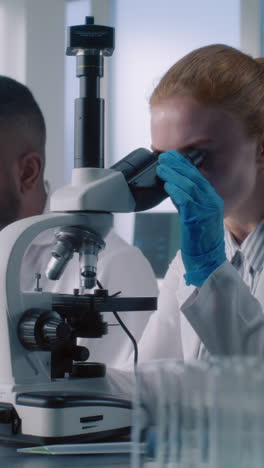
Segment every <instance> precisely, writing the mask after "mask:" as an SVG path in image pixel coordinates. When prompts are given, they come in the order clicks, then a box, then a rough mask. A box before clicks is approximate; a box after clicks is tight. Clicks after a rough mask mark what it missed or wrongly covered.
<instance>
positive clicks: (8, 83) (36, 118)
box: [0, 75, 46, 156]
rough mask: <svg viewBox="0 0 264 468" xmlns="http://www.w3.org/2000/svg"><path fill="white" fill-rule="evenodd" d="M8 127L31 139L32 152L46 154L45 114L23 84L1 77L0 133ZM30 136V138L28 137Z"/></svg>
mask: <svg viewBox="0 0 264 468" xmlns="http://www.w3.org/2000/svg"><path fill="white" fill-rule="evenodd" d="M8 126H12V127H16V128H17V129H18V130H20V131H21V132H22V133H23V134H24V136H25V139H30V140H31V141H30V145H32V143H33V145H34V147H33V148H31V150H37V151H39V152H40V153H41V154H42V155H43V156H44V153H45V142H46V126H45V120H44V117H43V114H42V112H41V110H40V107H39V105H38V104H37V102H36V100H35V98H34V96H33V94H32V93H31V91H30V90H29V89H28V88H27V87H26V86H25V85H23V84H22V83H19V82H18V81H16V80H14V79H13V78H9V77H7V76H3V75H0V131H1V128H8ZM28 135H30V137H29V136H28Z"/></svg>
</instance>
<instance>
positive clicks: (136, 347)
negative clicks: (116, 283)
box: [97, 280, 138, 367]
mask: <svg viewBox="0 0 264 468" xmlns="http://www.w3.org/2000/svg"><path fill="white" fill-rule="evenodd" d="M97 286H98V287H99V288H100V289H104V288H103V286H102V284H101V283H100V281H99V280H97ZM120 293H121V291H118V292H117V293H115V294H112V296H110V297H115V296H118V294H120ZM112 312H113V314H114V316H115V318H116V320H117V321H118V323H119V325H120V326H121V327H122V328H123V330H124V332H125V333H126V334H127V336H128V338H129V339H130V340H131V341H132V344H133V348H134V367H136V366H137V363H138V346H137V342H136V339H135V338H134V336H133V335H132V333H131V332H130V331H129V330H128V328H127V327H126V325H125V324H124V322H123V320H122V319H121V317H120V316H119V315H118V313H117V312H116V310H113V311H112Z"/></svg>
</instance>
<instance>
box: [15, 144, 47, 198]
mask: <svg viewBox="0 0 264 468" xmlns="http://www.w3.org/2000/svg"><path fill="white" fill-rule="evenodd" d="M42 166H43V162H42V158H41V156H40V154H38V153H34V152H32V153H26V154H23V155H22V156H21V157H20V158H19V160H18V171H19V183H20V187H19V188H20V192H21V193H24V194H25V193H26V192H29V191H31V190H32V189H34V188H35V186H36V185H37V184H38V182H39V180H40V177H41V173H42Z"/></svg>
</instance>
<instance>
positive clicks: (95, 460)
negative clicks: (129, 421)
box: [0, 444, 130, 468]
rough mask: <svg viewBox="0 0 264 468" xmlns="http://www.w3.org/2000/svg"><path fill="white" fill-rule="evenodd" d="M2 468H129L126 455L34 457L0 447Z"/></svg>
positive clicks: (7, 447) (10, 448)
mask: <svg viewBox="0 0 264 468" xmlns="http://www.w3.org/2000/svg"><path fill="white" fill-rule="evenodd" d="M0 466H1V467H3V468H73V467H74V468H96V467H97V466H98V467H102V468H129V467H130V456H129V455H128V454H116V455H35V454H25V453H19V452H17V447H12V446H8V445H3V444H1V445H0Z"/></svg>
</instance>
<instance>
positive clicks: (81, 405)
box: [0, 392, 132, 445]
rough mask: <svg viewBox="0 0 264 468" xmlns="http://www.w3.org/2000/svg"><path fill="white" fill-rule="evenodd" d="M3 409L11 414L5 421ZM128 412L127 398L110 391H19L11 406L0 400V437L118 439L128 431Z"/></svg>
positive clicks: (41, 440) (37, 440)
mask: <svg viewBox="0 0 264 468" xmlns="http://www.w3.org/2000/svg"><path fill="white" fill-rule="evenodd" d="M3 409H4V410H5V412H6V413H7V411H8V410H9V414H10V415H12V416H11V417H10V418H9V420H8V418H6V421H5V423H3V417H1V411H2V410H3ZM2 414H3V413H2ZM131 414H132V407H131V402H129V401H126V400H123V399H119V398H115V397H112V396H110V395H98V394H97V395H94V394H89V393H88V394H86V395H85V394H77V393H67V392H64V393H59V392H40V393H35V392H31V393H30V392H28V393H22V394H18V395H17V398H16V404H15V407H14V406H13V405H11V404H9V405H3V404H1V408H0V441H1V439H2V440H8V441H10V442H12V443H19V444H21V443H25V444H28V443H30V444H37V445H39V444H47V443H48V444H50V443H53V444H54V443H56V444H58V443H65V442H69V443H71V442H72V443H73V442H75V443H76V442H88V441H92V440H106V439H108V438H110V437H111V438H113V437H116V438H117V439H118V437H120V436H121V435H127V434H129V432H130V428H131Z"/></svg>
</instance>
